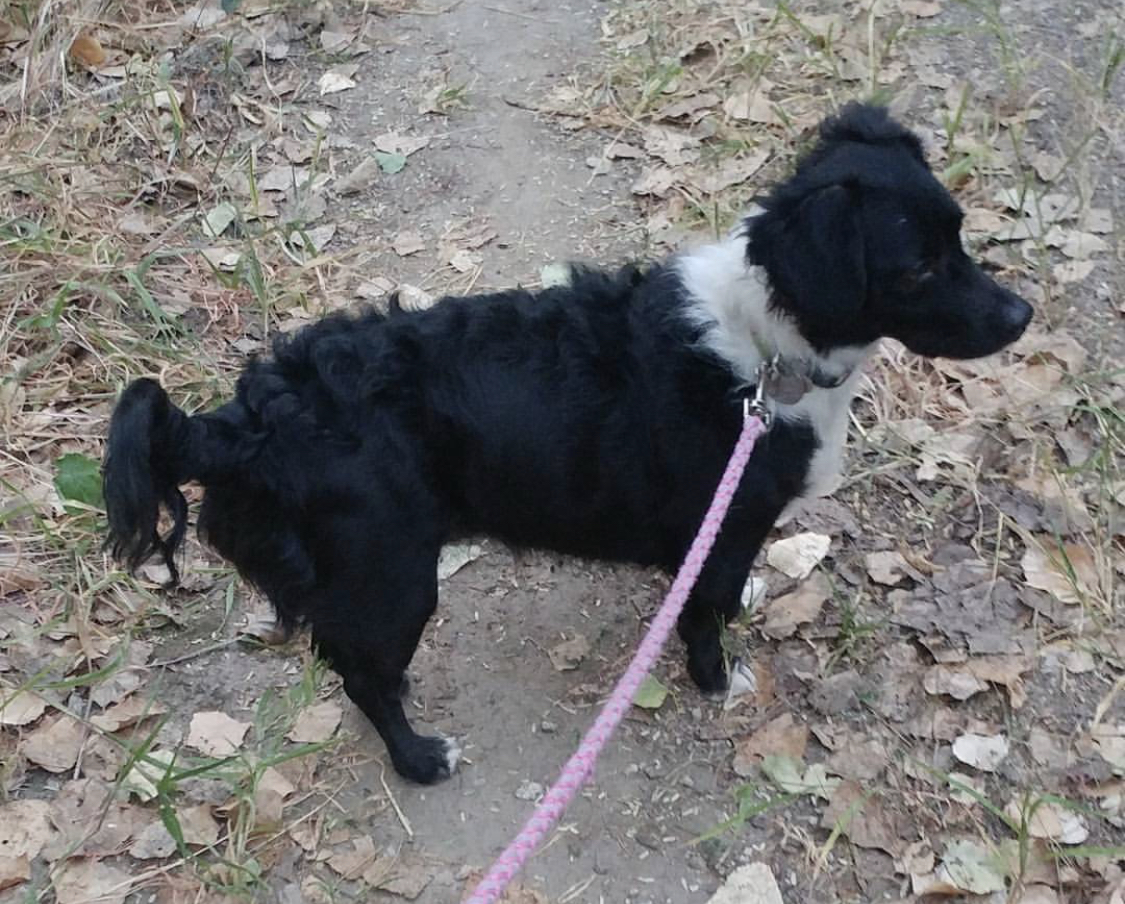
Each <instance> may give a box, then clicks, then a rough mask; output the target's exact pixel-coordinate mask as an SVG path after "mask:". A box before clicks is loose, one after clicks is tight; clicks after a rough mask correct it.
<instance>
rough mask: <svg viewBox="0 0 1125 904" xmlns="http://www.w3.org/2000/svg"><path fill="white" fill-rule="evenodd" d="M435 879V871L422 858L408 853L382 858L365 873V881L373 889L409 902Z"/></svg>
mask: <svg viewBox="0 0 1125 904" xmlns="http://www.w3.org/2000/svg"><path fill="white" fill-rule="evenodd" d="M433 878H434V871H433V869H432V868H431V867H430V866H429V865H428V864H427V863H426V862H425V861H424V860H422V859H421V858H420V857H418V856H416V855H413V854H408V853H403V854H400V855H399V856H398V857H380V858H379V859H378V860H376V861H375V862H374V863H373V864H371V865H370V866H369V867H367V869H365V870H364V871H363V881H364V882H366V883H367V884H368V885H370V886H371V887H372V888H377V889H379V890H380V891H385V892H387V893H389V894H392V895H396V896H398V897H400V898H406V900H408V901H413V900H415V899H416V898H417V897H418V896H419V895H420V894H422V892H423V891H424V890H425V888H426V886H427V885H429V884H430V882H431V881H432V880H433Z"/></svg>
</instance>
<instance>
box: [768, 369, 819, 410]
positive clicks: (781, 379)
mask: <svg viewBox="0 0 1125 904" xmlns="http://www.w3.org/2000/svg"><path fill="white" fill-rule="evenodd" d="M812 388H813V382H812V380H810V379H809V378H808V377H807V376H805V375H804V374H796V373H791V372H789V371H783V370H782V369H781V368H780V367H778V366H776V365H774V366H773V367H771V368H770V369H769V372H768V373H767V374H766V396H767V397H769V398H771V399H773V400H774V401H775V402H777V403H778V404H779V405H795V404H796V403H797V402H799V401H801V399H803V398H804V397H805V394H806V393H807V392H808V391H809V390H811V389H812Z"/></svg>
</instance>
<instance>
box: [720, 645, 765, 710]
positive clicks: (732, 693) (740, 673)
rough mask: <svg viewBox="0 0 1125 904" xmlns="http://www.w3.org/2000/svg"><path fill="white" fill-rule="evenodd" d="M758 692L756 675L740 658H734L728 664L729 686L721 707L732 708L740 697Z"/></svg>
mask: <svg viewBox="0 0 1125 904" xmlns="http://www.w3.org/2000/svg"><path fill="white" fill-rule="evenodd" d="M757 692H758V676H757V675H755V674H754V670H753V669H751V668H750V666H748V665H747V664H746V663H745V662H743V661H742V660H741V659H737V658H736V659H735V660H734V661H733V662H732V663H731V664H730V687H728V688H727V693H726V698H725V699H724V700H723V709H734V708H735V707H736V706H737V705H738V702H739V698H740V697H745V696H746V695H747V694H755V693H757Z"/></svg>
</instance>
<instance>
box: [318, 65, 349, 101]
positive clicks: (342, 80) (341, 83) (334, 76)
mask: <svg viewBox="0 0 1125 904" xmlns="http://www.w3.org/2000/svg"><path fill="white" fill-rule="evenodd" d="M349 68H351V67H349ZM353 71H354V70H353ZM316 84H317V87H318V88H319V89H320V93H321V95H322V96H323V95H325V94H336V93H337V92H339V91H347V90H348V89H349V88H354V87H355V86H356V81H355V79H354V78H352V77H351V75H348V74H345V73H344V72H343V71H340V70H335V69H329V70H328V71H327V72H326V73H324V75H322V76H321V77H320V78H319V79H317V83H316Z"/></svg>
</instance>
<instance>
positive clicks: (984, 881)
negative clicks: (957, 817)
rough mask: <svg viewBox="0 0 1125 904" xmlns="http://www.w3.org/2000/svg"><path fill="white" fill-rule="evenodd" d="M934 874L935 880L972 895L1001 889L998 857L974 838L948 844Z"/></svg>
mask: <svg viewBox="0 0 1125 904" xmlns="http://www.w3.org/2000/svg"><path fill="white" fill-rule="evenodd" d="M935 875H936V877H937V879H938V881H939V882H941V883H944V884H946V885H947V886H949V887H952V888H953V889H954V890H956V891H967V892H972V893H973V894H976V895H987V894H990V893H992V892H996V891H1003V890H1004V888H1005V882H1004V873H1003V871H1002V870H1001V867H1000V864H999V858H998V857H997V856H996V855H995V854H994V853H992V852H991V851H989V850H987V849H986V848H984V847H983V846H981V845H979V844H977V843H976V842H974V841H955V842H954V843H953V844H951V845H949V847H947V848H946V850H945V854H944V855H943V856H942V863H941V866H940V867H938V870H937V873H936V874H935ZM916 892H917V890H916Z"/></svg>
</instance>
